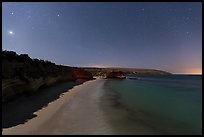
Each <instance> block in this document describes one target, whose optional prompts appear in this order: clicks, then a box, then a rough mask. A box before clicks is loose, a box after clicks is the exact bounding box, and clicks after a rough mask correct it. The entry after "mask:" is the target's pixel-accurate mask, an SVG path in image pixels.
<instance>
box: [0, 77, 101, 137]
mask: <svg viewBox="0 0 204 137" xmlns="http://www.w3.org/2000/svg"><path fill="white" fill-rule="evenodd" d="M100 81H103V80H102V79H98V78H97V79H94V80H89V81H86V82H84V83H82V84H80V85H76V86H74V87H73V88H72V89H69V91H68V92H65V93H63V94H61V95H60V97H59V98H58V99H57V100H55V101H52V102H50V103H49V104H48V105H47V106H46V107H44V108H42V109H40V110H38V111H37V112H35V113H34V114H35V115H37V116H36V117H35V118H33V119H30V120H28V121H27V122H25V123H24V124H20V125H17V126H14V127H11V128H3V129H2V135H9V134H16V135H17V134H46V133H44V132H43V131H42V133H40V132H38V130H39V127H41V126H42V125H43V124H44V123H47V122H48V121H50V120H51V119H52V118H53V119H55V117H54V116H55V115H58V113H59V112H60V110H63V109H64V108H66V107H67V106H69V105H70V104H72V102H74V103H75V104H76V103H77V105H78V106H81V105H83V104H84V103H83V104H78V101H77V100H80V99H82V98H84V95H83V96H81V97H80V95H79V93H80V94H85V93H86V92H87V93H88V92H89V91H88V90H90V89H92V87H91V86H95V83H97V82H99V83H100ZM86 90H87V91H86ZM83 91H84V92H85V93H83ZM91 94H92V93H90V95H87V97H85V98H89V97H88V96H94V95H91ZM97 94H98V93H97ZM75 96H76V97H75ZM97 96H98V95H96V97H97ZM92 98H93V97H91V99H92ZM93 100H94V99H93ZM82 101H83V100H82ZM94 101H95V100H94ZM90 104H92V102H90ZM90 104H88V105H90ZM88 105H87V106H86V105H85V106H86V107H89V106H88ZM91 107H96V106H91ZM82 109H83V108H82ZM94 109H95V108H94ZM76 110H77V111H78V109H76ZM79 111H80V110H79ZM85 111H86V110H85ZM67 112H69V111H67ZM82 112H83V111H82ZM100 113H101V112H100ZM100 113H97V114H96V115H100V116H101V115H102V114H100ZM81 116H83V115H81ZM53 119H52V120H53ZM102 119H103V118H102ZM70 121H71V118H70ZM82 122H83V121H82ZM82 122H81V123H82ZM48 123H49V122H48ZM79 123H80V122H79ZM42 127H44V126H42ZM44 128H46V127H44ZM48 131H49V129H48ZM47 133H48V132H47ZM53 134H55V133H53ZM56 134H63V133H56ZM68 134H69V133H68ZM71 134H72V133H71ZM73 134H75V133H73Z"/></svg>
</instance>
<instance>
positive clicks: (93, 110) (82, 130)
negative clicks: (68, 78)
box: [2, 79, 113, 135]
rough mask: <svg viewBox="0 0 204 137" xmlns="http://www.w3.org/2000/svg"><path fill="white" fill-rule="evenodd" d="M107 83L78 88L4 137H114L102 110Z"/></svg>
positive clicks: (13, 128) (6, 132)
mask: <svg viewBox="0 0 204 137" xmlns="http://www.w3.org/2000/svg"><path fill="white" fill-rule="evenodd" d="M104 82H105V80H102V79H96V80H92V81H87V82H85V83H83V84H82V85H79V86H75V87H74V88H73V89H71V90H69V92H66V93H64V95H63V96H61V97H60V98H59V99H57V100H55V101H53V102H51V103H50V104H48V106H47V107H45V108H43V109H41V110H40V111H37V112H36V113H35V114H36V115H37V117H35V118H33V119H31V120H29V121H28V122H26V123H24V124H20V125H18V126H15V127H11V128H7V129H3V133H2V134H3V135H8V134H16V135H17V134H35V135H44V134H49V135H54V134H58V135H60V134H61V135H67V134H76V135H77V134H84V135H86V134H113V132H112V129H111V126H110V125H109V124H108V121H107V119H106V116H105V115H104V113H103V111H102V110H101V108H100V105H99V104H100V101H101V100H100V99H99V98H100V97H101V96H102V94H103V93H102V91H101V90H100V89H101V88H102V86H103V84H104Z"/></svg>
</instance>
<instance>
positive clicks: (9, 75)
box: [2, 51, 93, 102]
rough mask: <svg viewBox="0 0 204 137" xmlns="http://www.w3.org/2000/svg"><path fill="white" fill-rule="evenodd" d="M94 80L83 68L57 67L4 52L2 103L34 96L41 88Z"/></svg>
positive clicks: (49, 63)
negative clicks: (78, 80) (19, 97)
mask: <svg viewBox="0 0 204 137" xmlns="http://www.w3.org/2000/svg"><path fill="white" fill-rule="evenodd" d="M77 79H84V80H90V79H93V77H92V75H91V73H89V72H86V71H84V70H83V69H81V68H73V67H68V66H62V65H55V64H54V63H51V62H49V61H43V60H38V59H31V58H30V57H29V56H28V55H26V54H23V55H22V54H21V55H17V54H16V53H15V52H10V51H3V52H2V102H6V101H8V100H10V99H13V98H16V97H17V96H18V95H21V94H32V93H33V92H37V91H38V89H39V88H41V87H46V86H50V85H52V84H55V83H57V82H62V81H76V80H77Z"/></svg>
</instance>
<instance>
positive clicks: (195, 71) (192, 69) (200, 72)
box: [178, 68, 202, 75]
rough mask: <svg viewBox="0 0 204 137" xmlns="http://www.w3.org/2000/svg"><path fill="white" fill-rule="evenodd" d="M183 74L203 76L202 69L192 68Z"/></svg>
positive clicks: (185, 70) (183, 71)
mask: <svg viewBox="0 0 204 137" xmlns="http://www.w3.org/2000/svg"><path fill="white" fill-rule="evenodd" d="M178 73H182V74H201V75H202V68H190V69H184V70H182V71H181V72H178Z"/></svg>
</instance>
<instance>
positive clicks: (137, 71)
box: [82, 67, 171, 76]
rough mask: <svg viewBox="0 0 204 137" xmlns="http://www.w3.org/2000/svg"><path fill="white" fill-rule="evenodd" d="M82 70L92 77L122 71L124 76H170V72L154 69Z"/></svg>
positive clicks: (86, 68)
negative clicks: (89, 73)
mask: <svg viewBox="0 0 204 137" xmlns="http://www.w3.org/2000/svg"><path fill="white" fill-rule="evenodd" d="M82 68H83V69H84V70H86V71H89V72H91V73H92V75H93V76H104V75H106V74H107V73H109V72H113V71H122V72H124V73H125V74H159V75H171V73H170V72H166V71H163V70H156V69H141V68H120V67H118V68H117V67H108V68H97V67H82Z"/></svg>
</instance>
